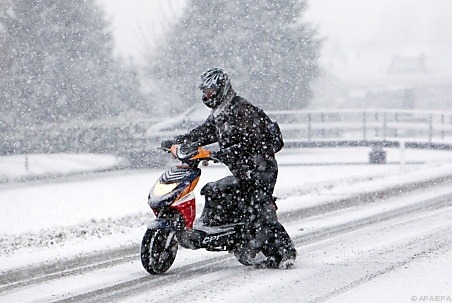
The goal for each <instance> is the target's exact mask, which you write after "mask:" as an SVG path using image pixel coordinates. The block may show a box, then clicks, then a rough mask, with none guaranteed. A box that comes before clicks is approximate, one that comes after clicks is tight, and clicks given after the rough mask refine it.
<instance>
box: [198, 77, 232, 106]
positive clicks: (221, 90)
mask: <svg viewBox="0 0 452 303" xmlns="http://www.w3.org/2000/svg"><path fill="white" fill-rule="evenodd" d="M199 89H200V90H202V91H203V92H205V91H208V90H211V92H212V94H211V97H210V98H207V97H206V96H205V95H204V94H203V97H202V101H203V102H204V104H205V105H206V106H207V107H210V108H215V107H217V106H218V105H220V104H221V103H222V102H223V100H224V98H225V97H226V95H227V94H228V92H229V90H230V89H231V81H229V77H228V75H227V74H226V73H225V72H224V71H223V70H222V69H219V68H212V69H208V70H206V71H205V72H203V73H202V74H201V84H200V85H199Z"/></svg>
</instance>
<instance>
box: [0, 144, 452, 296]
mask: <svg viewBox="0 0 452 303" xmlns="http://www.w3.org/2000/svg"><path fill="white" fill-rule="evenodd" d="M30 157H31V156H30ZM54 157H55V158H53V159H54V163H63V162H60V160H61V159H58V157H57V156H54ZM403 157H404V159H405V164H401V163H400V162H399V161H400V152H399V151H398V150H388V162H389V163H391V164H388V165H369V164H367V162H368V150H366V149H364V148H361V149H360V148H355V149H353V148H352V149H348V148H343V149H293V150H289V149H287V150H283V151H282V152H281V153H280V154H278V160H279V163H280V173H279V178H278V183H277V185H276V190H275V194H276V195H277V196H278V197H280V200H279V201H278V206H279V211H278V213H279V214H280V216H281V218H283V219H284V218H285V214H288V215H290V214H291V212H296V211H298V210H303V209H309V208H312V207H316V206H319V205H320V206H321V205H326V204H328V203H331V202H334V201H341V200H344V201H345V200H346V199H348V198H352V197H356V196H357V195H359V194H362V193H366V192H373V191H384V189H385V188H390V187H394V186H395V185H396V184H412V183H416V182H419V181H422V180H429V179H434V178H439V177H445V176H451V175H452V152H449V151H427V150H425V151H415V150H406V151H405V155H404V156H403ZM36 159H37V158H36ZM6 160H12V158H9V159H5V158H0V163H8V165H9V166H6V164H3V165H4V166H2V167H8V169H7V170H6V169H5V170H4V169H2V170H1V174H2V175H4V176H6V177H4V178H7V179H14V178H17V172H18V171H20V169H22V168H23V162H22V161H16V162H15V163H16V165H17V168H14V164H13V163H14V161H6ZM85 160H86V162H83V161H80V162H79V164H80V166H79V167H77V166H73V165H72V164H71V165H64V164H59V165H57V166H56V167H57V168H58V169H60V171H56V170H54V171H52V173H54V174H66V173H72V172H75V171H77V172H79V171H81V170H82V169H81V168H83V169H87V167H91V168H93V169H94V170H98V169H99V166H98V164H102V163H112V162H109V161H110V160H108V158H107V159H101V158H97V156H96V157H90V156H88V155H87V156H86V158H85ZM104 160H105V162H104ZM38 162H39V161H37V160H36V163H35V164H34V165H38ZM66 163H73V162H66ZM93 163H95V165H93ZM113 165H114V164H113ZM88 169H89V168H88ZM162 171H163V170H138V171H108V172H102V173H98V174H87V175H83V174H76V175H71V176H70V177H65V178H60V179H50V180H40V181H30V182H10V183H4V184H0V214H1V221H0V275H1V274H2V273H6V272H7V271H9V270H14V269H17V268H20V267H24V266H26V267H28V268H30V266H31V267H33V266H36V265H37V264H51V263H52V262H55V261H61V262H65V261H68V260H71V259H72V258H74V257H75V258H81V257H83V256H86V255H88V254H90V253H92V252H96V251H97V252H103V251H108V250H114V249H118V248H121V247H129V246H136V249H137V250H138V249H139V243H140V241H141V237H142V235H143V233H144V231H145V228H146V227H145V224H146V222H147V221H148V220H149V219H150V218H152V217H153V215H151V212H150V210H149V207H148V206H147V203H146V200H147V194H148V190H149V189H150V187H151V186H152V184H153V183H154V182H155V180H156V178H157V177H158V176H159V174H160V173H161V172H162ZM227 174H228V171H227V169H226V168H224V167H223V166H220V165H218V164H215V165H211V166H209V167H205V168H203V175H202V177H201V180H200V184H201V185H198V192H197V198H198V201H200V203H199V208H198V209H197V212H198V214H199V213H200V211H201V209H202V201H201V198H200V196H199V189H200V188H201V187H202V184H204V183H206V182H208V181H211V180H215V179H218V178H221V177H223V176H225V175H227ZM451 191H452V188H451V186H450V182H449V183H445V184H443V185H442V186H439V187H438V188H435V189H434V190H428V187H427V188H425V190H424V189H422V190H419V191H417V192H416V193H414V194H412V195H411V196H410V197H409V198H404V199H403V200H400V199H399V200H397V199H395V198H394V199H389V200H385V201H384V202H381V203H378V204H376V205H372V206H370V205H369V206H360V207H358V206H357V207H353V208H351V209H347V210H339V211H337V212H333V213H331V214H330V213H328V214H324V215H322V214H319V215H317V216H313V217H309V218H305V219H303V220H302V221H300V220H297V221H294V222H290V221H288V222H287V224H285V226H286V228H287V229H288V231H289V233H290V234H291V236H293V237H301V236H303V235H304V234H303V233H305V232H315V231H316V230H321V229H324V228H327V227H328V226H334V225H335V224H336V225H337V224H342V223H341V222H348V221H350V220H360V219H363V218H366V217H367V216H369V215H370V214H375V213H377V214H378V213H380V212H387V211H390V210H392V209H395V208H397V207H402V206H404V205H405V206H409V205H411V204H412V203H416V201H418V200H419V201H420V200H421V199H434V198H435V197H437V196H444V195H447V194H450V192H451ZM420 193H421V194H420ZM451 219H452V217H451V209H450V207H448V208H445V209H441V210H438V211H437V212H434V214H431V213H428V214H420V215H412V216H411V217H409V218H405V217H403V218H402V219H399V218H394V219H391V220H389V221H388V222H389V223H387V222H382V223H380V222H378V221H376V222H375V223H374V224H371V225H369V227H368V228H363V230H357V231H354V233H357V234H359V235H360V236H359V237H357V236H356V235H353V236H347V233H345V234H342V235H340V236H338V237H337V239H336V238H334V239H333V240H334V241H333V240H324V241H320V242H315V243H313V244H306V243H304V242H303V243H304V244H303V243H302V244H298V243H297V249H298V250H299V253H300V258H299V260H298V262H297V264H296V266H295V268H294V269H293V270H291V271H282V272H278V271H269V272H266V271H260V270H255V271H253V270H250V269H249V268H246V269H243V268H242V267H238V266H239V265H238V263H237V261H235V260H226V261H225V263H224V264H225V266H226V269H225V270H224V271H220V272H219V273H217V274H216V275H214V277H215V279H217V278H218V277H220V276H221V275H229V274H232V275H237V281H242V282H244V283H245V282H246V283H250V281H249V279H251V278H250V276H252V277H253V278H252V279H256V282H255V283H254V282H253V283H252V284H251V285H253V286H255V289H253V291H252V292H251V294H250V293H249V289H248V290H246V289H243V288H240V286H237V285H236V286H234V285H232V286H231V288H228V287H226V286H224V287H225V290H224V292H219V293H217V294H215V293H209V291H208V288H207V286H206V284H205V282H206V281H205V279H207V280H208V279H209V277H206V276H205V275H201V276H200V277H198V278H197V276H196V275H195V276H194V277H193V278H192V279H191V280H190V281H192V282H190V283H189V284H190V285H191V286H193V287H194V288H195V289H197V292H196V291H195V294H196V295H199V297H200V299H201V300H202V299H203V298H204V299H205V300H206V301H209V300H210V301H212V300H213V301H214V302H217V301H226V302H232V301H235V302H237V300H239V299H240V298H242V299H246V298H247V299H249V301H253V302H257V301H261V302H268V301H270V300H273V301H274V300H275V299H276V298H275V296H276V295H278V296H281V294H280V290H281V289H285V290H287V289H289V292H290V291H292V292H293V294H292V295H290V294H289V295H287V293H286V294H285V296H284V295H283V297H284V298H291V299H293V300H294V301H306V302H308V301H309V300H301V299H300V298H299V297H298V296H299V295H300V293H299V292H297V291H294V290H293V289H292V290H290V285H280V283H281V282H279V281H286V282H287V283H289V282H288V281H290V283H294V285H295V286H296V285H298V284H297V283H305V284H306V283H308V282H307V281H303V279H302V277H299V275H307V274H308V273H309V272H311V273H312V272H315V271H316V270H320V269H322V268H323V269H328V267H329V266H330V265H331V268H330V269H328V270H332V268H333V267H334V268H336V267H339V268H344V269H347V270H353V271H352V272H356V275H358V274H363V275H364V276H366V274H365V272H363V270H364V269H366V270H367V267H366V266H365V265H364V264H365V263H366V262H369V256H368V254H367V253H368V252H372V253H373V254H376V255H373V258H376V259H375V260H376V261H375V262H376V263H378V264H380V265H381V264H384V263H385V262H389V261H390V259H397V258H402V254H400V255H398V254H397V252H398V251H399V252H401V251H403V250H404V249H406V247H410V245H413V244H410V243H411V242H410V241H411V240H412V238H411V237H414V236H412V235H411V234H410V233H413V228H412V227H413V224H414V223H412V222H415V224H416V225H414V226H418V227H419V231H417V232H416V235H417V236H418V237H420V239H421V240H422V239H423V238H422V237H424V238H428V239H430V238H431V237H432V235H433V234H434V232H435V230H436V231H438V233H439V234H441V235H443V236H444V237H446V236H447V232H450V231H452V223H451V222H452V221H451ZM300 222H301V224H302V226H303V228H302V229H300ZM367 229H377V230H379V231H380V232H381V234H380V232H379V233H377V234H372V236H369V235H367V234H366V230H367ZM445 231H446V235H444V232H445ZM391 233H392V234H391ZM394 233H395V234H396V235H394ZM419 235H420V236H419ZM341 239H342V240H341ZM394 239H398V240H400V239H402V240H401V241H402V242H401V243H405V244H403V245H404V246H403V248H402V247H400V246H398V245H402V244H400V243H399V242H396V241H395V240H394ZM410 239H411V240H410ZM421 240H418V238H416V241H418V242H419V243H420V244H418V245H415V246H413V248H411V249H412V250H413V251H414V252H416V253H417V251H418V250H419V252H418V253H417V255H419V257H418V258H416V259H415V260H414V261H412V262H411V261H410V262H408V261H406V260H405V259H403V260H401V261H400V262H401V263H400V264H404V265H403V266H399V267H396V268H394V269H393V270H386V267H384V268H383V267H382V269H381V270H380V269H379V270H378V271H377V273H378V272H381V273H380V274H375V273H373V274H369V273H368V274H367V276H369V275H370V276H371V277H370V278H369V279H367V280H366V279H364V280H363V281H362V282H360V283H357V284H356V282H350V283H351V285H352V286H353V287H352V286H350V287H349V288H347V287H345V288H344V287H343V286H340V285H339V284H338V286H337V288H335V289H336V290H337V291H336V292H333V293H332V294H330V295H331V298H330V297H328V296H324V297H322V300H320V299H319V300H318V302H320V301H327V302H413V301H422V300H423V299H425V296H429V297H433V299H435V298H436V296H439V299H438V300H436V301H442V302H447V298H449V301H450V300H451V299H450V297H451V296H452V286H451V284H450V277H451V276H452V265H451V264H452V263H451V262H450V257H451V250H450V247H446V248H444V247H441V249H438V250H435V251H433V252H432V253H428V252H424V251H423V250H422V248H423V246H422V241H421ZM442 240H444V239H442ZM446 240H447V239H446ZM328 241H329V242H328ZM341 241H342V242H341ZM391 241H394V242H396V243H392V244H390V245H392V246H391V247H393V250H394V253H392V254H391V253H387V252H386V253H385V254H383V253H378V249H377V247H378V245H381V243H385V242H391ZM440 242H441V241H440ZM443 242H444V241H443ZM347 243H348V244H347ZM416 243H417V242H416ZM444 243H449V242H444ZM322 245H325V248H323V246H322ZM319 247H320V248H319ZM314 248H315V249H314ZM319 249H320V251H325V253H326V252H327V251H335V256H336V258H340V260H339V261H338V260H337V259H331V260H330V261H328V260H326V261H325V260H323V259H322V258H325V257H324V256H321V255H319ZM212 256H217V255H216V254H212V253H210V252H205V251H195V252H192V251H187V250H182V251H180V252H179V254H178V257H177V258H176V263H175V264H174V266H173V268H172V269H170V271H173V272H176V273H177V270H178V269H179V270H180V268H182V267H183V266H186V265H187V264H189V263H190V262H198V261H199V260H205V259H208V258H212ZM135 258H136V257H135ZM330 258H332V257H330ZM387 259H388V260H387ZM135 261H136V262H132V263H133V264H125V265H123V266H121V267H120V269H118V268H116V270H118V271H113V268H112V269H105V270H104V271H102V273H101V274H99V273H96V274H95V273H92V274H89V273H88V274H84V275H83V278H82V280H83V281H85V280H87V283H88V284H89V285H90V286H86V288H87V289H91V290H92V289H95V287H102V285H105V283H107V284H108V282H107V281H111V280H114V279H118V281H122V280H123V279H125V280H127V279H129V277H131V276H133V277H135V278H137V277H143V278H144V277H147V273H146V272H145V271H144V270H143V269H142V268H141V265H140V264H139V261H138V260H135ZM137 261H138V262H137ZM404 262H405V263H404ZM328 264H330V265H328ZM380 265H378V266H380ZM378 266H377V265H375V268H379V267H378ZM323 269H322V270H323ZM215 271H216V269H215V268H214V265H212V266H211V267H209V269H208V272H213V273H215ZM347 272H348V271H342V274H345V273H347ZM334 273H336V271H334ZM334 273H332V279H333V280H334V281H336V279H337V281H341V279H342V280H344V281H345V280H347V279H349V278H350V277H349V275H346V277H342V278H341V277H338V276H334ZM169 275H170V277H171V274H169ZM247 277H248V278H247ZM2 279H3V277H2V276H0V282H1V281H2ZM243 279H245V280H243ZM247 279H248V280H247ZM287 279H288V280H287ZM319 279H320V278H319ZM350 279H351V278H350ZM74 281H77V282H74ZM184 281H185V280H184ZM184 281H181V282H184ZM228 281H229V280H228ZM297 281H298V282H297ZM357 281H360V280H359V279H358V280H357ZM186 282H187V281H185V282H184V283H186ZM286 282H284V283H286ZM5 283H6V282H5ZM74 283H76V284H77V283H82V282H81V280H80V279H79V280H77V275H76V274H73V275H71V276H70V277H69V278H67V281H66V282H64V281H63V280H61V281H59V282H58V281H55V283H50V284H48V283H45V284H40V285H38V286H36V287H30V288H29V292H28V293H27V292H26V291H25V290H20V291H5V292H3V293H2V284H4V283H3V282H2V283H0V302H13V301H15V302H36V301H55V300H57V299H61V298H64V297H65V295H62V293H63V292H64V290H65V289H66V290H67V289H68V288H69V287H70V285H73V284H74ZM246 283H245V284H244V285H248V284H246ZM309 283H314V282H313V281H311V280H310V282H309ZM309 283H308V284H309ZM335 283H339V282H331V283H330V284H331V285H333V287H335ZM353 283H355V284H353ZM214 284H215V283H214ZM232 284H234V283H232ZM96 285H97V286H96ZM203 285H204V286H203ZM274 285H279V286H278V287H279V288H278V289H279V291H276V292H274V293H273V295H269V293H268V290H269V289H272V288H271V287H273V286H274ZM347 285H348V284H347ZM168 287H169V286H165V287H163V288H162V290H156V289H154V290H153V291H152V292H151V293H149V294H143V295H142V296H141V297H140V296H139V295H138V296H136V297H133V298H131V299H129V300H128V302H137V301H140V302H142V301H150V302H153V301H154V300H152V299H150V298H156V296H157V294H160V295H161V296H162V297H161V300H163V299H164V297H165V295H168V294H169V293H171V290H169V289H168V290H167V291H168V293H166V294H162V292H164V291H165V289H167V288H168ZM184 287H187V288H189V287H190V286H188V285H187V286H184ZM234 287H236V288H234ZM244 287H245V286H244ZM281 287H282V288H281ZM300 287H302V286H300ZM214 289H216V290H217V291H218V288H214ZM265 289H267V290H265ZM300 289H301V288H300ZM259 290H261V291H262V293H263V294H267V295H268V296H267V297H265V296H258V295H257V293H258V292H259ZM231 291H232V292H236V296H232V295H231ZM316 291H319V293H321V289H316ZM69 292H70V291H69V290H67V293H69ZM31 293H33V294H31ZM39 293H41V295H37V294H39ZM50 294H54V295H51V296H50ZM150 295H151V296H150ZM222 295H227V296H222ZM49 296H50V297H49ZM317 297H318V296H317ZM317 297H316V296H313V298H317ZM442 297H444V298H443V299H442ZM159 298H160V297H159ZM181 298H183V297H177V299H181ZM188 298H190V297H187V298H186V299H185V300H188ZM427 299H429V298H427ZM431 299H432V298H430V301H432V300H431ZM11 300H13V301H11ZM328 300H329V301H328ZM155 301H158V300H155ZM182 301H183V300H182ZM311 301H312V302H314V301H315V300H311ZM311 301H309V302H311ZM424 301H426V300H424ZM316 302H317V301H316Z"/></svg>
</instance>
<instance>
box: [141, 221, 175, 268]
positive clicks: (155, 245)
mask: <svg viewBox="0 0 452 303" xmlns="http://www.w3.org/2000/svg"><path fill="white" fill-rule="evenodd" d="M177 248H178V244H177V240H176V237H175V232H173V231H169V230H162V229H148V230H146V233H145V234H144V237H143V241H142V243H141V264H143V267H144V269H146V271H147V272H148V273H150V274H152V275H160V274H163V273H164V272H166V271H167V270H168V269H169V268H170V267H171V265H172V264H173V262H174V259H175V258H176V254H177Z"/></svg>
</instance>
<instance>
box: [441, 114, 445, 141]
mask: <svg viewBox="0 0 452 303" xmlns="http://www.w3.org/2000/svg"><path fill="white" fill-rule="evenodd" d="M441 124H442V125H443V129H442V130H441V139H444V137H445V132H444V124H445V123H444V114H442V115H441Z"/></svg>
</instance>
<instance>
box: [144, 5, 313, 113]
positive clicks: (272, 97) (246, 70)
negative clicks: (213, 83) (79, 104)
mask: <svg viewBox="0 0 452 303" xmlns="http://www.w3.org/2000/svg"><path fill="white" fill-rule="evenodd" d="M187 7H188V11H187V12H186V14H185V16H184V17H183V18H182V20H181V21H180V22H179V23H178V24H177V25H176V26H175V28H174V30H173V32H172V33H171V34H169V35H168V36H169V38H168V39H167V40H166V44H165V45H163V46H162V47H161V48H160V50H161V51H160V53H159V55H158V56H157V57H156V58H154V60H153V61H152V66H151V68H150V72H149V76H151V77H155V78H156V79H157V82H158V83H159V84H158V85H159V87H161V88H163V90H162V91H163V93H161V94H160V95H161V97H162V98H165V93H166V94H167V95H169V96H170V98H171V99H174V98H177V99H178V102H179V104H180V102H182V104H185V105H190V104H193V103H194V102H195V101H194V100H193V99H194V98H196V99H199V98H200V94H199V92H197V93H195V92H196V91H195V85H196V83H197V82H198V77H199V75H200V74H201V72H203V71H204V70H205V69H207V68H210V67H220V68H223V69H225V71H226V72H228V73H229V75H230V76H231V78H232V84H233V86H234V87H235V88H236V89H237V91H238V93H239V94H240V95H242V96H243V97H245V98H249V100H250V101H252V102H254V103H256V104H259V105H261V106H262V107H264V108H267V109H288V108H303V107H305V106H306V105H307V103H308V101H309V99H310V98H311V96H312V92H311V89H310V88H309V83H310V82H311V81H312V80H313V79H315V78H316V77H317V76H318V63H317V58H318V55H319V48H320V40H319V39H318V38H317V37H316V31H315V29H314V28H312V26H311V25H310V24H308V23H303V22H300V16H301V14H302V12H303V10H304V8H305V7H306V2H305V1H296V0H262V1H244V2H238V1H227V0H219V1H202V0H192V1H191V2H190V4H189V5H188V6H187ZM166 101H167V102H168V101H169V102H172V100H166Z"/></svg>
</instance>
